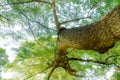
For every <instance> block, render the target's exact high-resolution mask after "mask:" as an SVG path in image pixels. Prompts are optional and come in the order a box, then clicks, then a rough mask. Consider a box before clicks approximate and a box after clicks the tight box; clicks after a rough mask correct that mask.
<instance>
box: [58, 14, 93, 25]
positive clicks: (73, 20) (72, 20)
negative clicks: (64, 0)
mask: <svg viewBox="0 0 120 80" xmlns="http://www.w3.org/2000/svg"><path fill="white" fill-rule="evenodd" d="M90 17H91V16H88V17H82V18H76V19H71V20H68V21H64V22H61V23H60V24H61V25H62V24H66V23H69V22H75V21H79V20H81V19H85V18H90Z"/></svg>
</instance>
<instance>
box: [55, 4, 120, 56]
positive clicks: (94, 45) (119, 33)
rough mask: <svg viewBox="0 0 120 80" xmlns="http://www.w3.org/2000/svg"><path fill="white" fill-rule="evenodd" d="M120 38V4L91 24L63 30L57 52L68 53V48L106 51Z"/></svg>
mask: <svg viewBox="0 0 120 80" xmlns="http://www.w3.org/2000/svg"><path fill="white" fill-rule="evenodd" d="M118 40H120V5H119V6H117V7H116V8H114V9H113V10H111V11H110V12H108V13H107V14H106V15H105V16H103V17H102V18H101V19H100V20H99V21H96V22H94V23H92V24H90V25H86V26H80V27H74V28H70V29H64V30H62V31H61V32H60V33H59V35H58V43H57V50H56V53H57V54H59V55H62V54H66V53H67V52H66V50H67V49H68V48H74V49H83V50H95V51H98V52H99V53H105V52H107V51H108V49H110V48H112V47H113V46H114V44H115V43H116V42H117V41H118Z"/></svg>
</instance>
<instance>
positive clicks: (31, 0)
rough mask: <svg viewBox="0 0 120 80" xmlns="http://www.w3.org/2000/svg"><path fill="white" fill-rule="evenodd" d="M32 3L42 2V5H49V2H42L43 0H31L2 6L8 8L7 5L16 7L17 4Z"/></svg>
mask: <svg viewBox="0 0 120 80" xmlns="http://www.w3.org/2000/svg"><path fill="white" fill-rule="evenodd" d="M32 2H41V3H45V4H49V5H50V3H49V2H47V1H41V0H30V1H25V2H13V3H8V4H3V5H0V6H7V5H16V4H25V3H32Z"/></svg>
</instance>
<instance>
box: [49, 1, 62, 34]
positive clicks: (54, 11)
mask: <svg viewBox="0 0 120 80" xmlns="http://www.w3.org/2000/svg"><path fill="white" fill-rule="evenodd" d="M51 7H52V10H53V16H54V22H55V25H56V30H57V33H58V32H59V31H60V23H59V21H58V17H57V14H56V9H55V0H52V3H51Z"/></svg>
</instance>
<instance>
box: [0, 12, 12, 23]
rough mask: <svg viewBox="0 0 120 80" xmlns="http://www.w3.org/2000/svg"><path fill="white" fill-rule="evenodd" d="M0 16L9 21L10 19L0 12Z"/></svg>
mask: <svg viewBox="0 0 120 80" xmlns="http://www.w3.org/2000/svg"><path fill="white" fill-rule="evenodd" d="M0 17H2V18H4V19H6V20H7V21H10V19H8V18H7V17H5V16H3V15H1V14H0Z"/></svg>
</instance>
